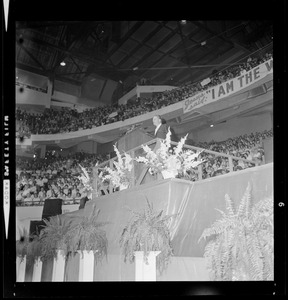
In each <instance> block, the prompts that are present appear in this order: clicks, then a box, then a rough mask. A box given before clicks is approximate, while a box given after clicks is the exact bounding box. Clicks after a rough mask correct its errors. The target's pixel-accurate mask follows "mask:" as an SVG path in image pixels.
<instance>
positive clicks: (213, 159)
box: [195, 129, 273, 179]
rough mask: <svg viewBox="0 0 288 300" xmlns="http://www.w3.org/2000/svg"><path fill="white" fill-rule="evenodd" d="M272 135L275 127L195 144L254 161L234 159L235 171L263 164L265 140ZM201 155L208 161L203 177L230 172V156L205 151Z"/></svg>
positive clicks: (204, 166) (204, 167) (205, 164)
mask: <svg viewBox="0 0 288 300" xmlns="http://www.w3.org/2000/svg"><path fill="white" fill-rule="evenodd" d="M270 137H273V129H270V130H264V131H263V132H256V133H251V134H244V135H241V136H238V137H234V138H229V139H227V140H225V141H221V142H215V141H211V142H203V143H198V144H197V145H195V146H197V147H200V148H204V149H207V150H211V151H215V152H219V153H224V154H227V155H231V156H234V157H237V158H242V159H245V160H248V161H252V162H253V164H251V163H249V162H247V161H243V160H237V159H232V162H233V171H237V170H244V169H246V168H249V167H253V166H254V165H262V164H263V163H264V161H265V156H264V148H263V140H264V139H267V138H270ZM201 157H202V159H203V160H205V161H206V162H205V163H204V165H203V169H202V171H203V174H202V178H203V179H205V178H209V177H214V176H217V175H221V174H226V173H228V172H229V161H228V158H225V157H217V156H215V155H213V154H210V153H205V152H203V153H202V154H201Z"/></svg>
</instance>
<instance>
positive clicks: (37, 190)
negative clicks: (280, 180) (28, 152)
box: [16, 152, 109, 206]
mask: <svg viewBox="0 0 288 300" xmlns="http://www.w3.org/2000/svg"><path fill="white" fill-rule="evenodd" d="M47 158H48V159H47ZM108 159H109V155H99V154H97V155H96V154H89V153H84V152H77V153H75V154H73V155H67V156H65V157H62V156H61V155H60V156H55V157H53V158H51V157H49V155H48V157H46V160H45V159H33V160H28V159H24V158H20V157H18V158H17V159H16V169H17V170H18V172H17V173H16V205H20V206H22V205H24V206H25V205H29V206H30V205H41V204H43V203H44V201H45V199H52V198H55V197H57V198H60V199H63V200H65V203H78V202H79V201H80V200H81V199H83V198H85V197H86V196H87V194H86V192H85V189H84V186H83V184H82V182H81V181H80V180H79V178H78V176H80V175H81V168H80V166H79V164H81V166H83V167H84V168H85V169H86V170H87V171H88V173H89V174H90V176H92V168H93V167H94V166H95V164H96V163H101V162H103V161H106V160H108Z"/></svg>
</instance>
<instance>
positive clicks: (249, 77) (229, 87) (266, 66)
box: [183, 58, 273, 114]
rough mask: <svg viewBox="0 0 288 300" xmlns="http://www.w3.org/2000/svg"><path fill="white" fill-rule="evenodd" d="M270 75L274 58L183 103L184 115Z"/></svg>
mask: <svg viewBox="0 0 288 300" xmlns="http://www.w3.org/2000/svg"><path fill="white" fill-rule="evenodd" d="M270 73H273V58H272V59H270V60H267V61H266V62H264V63H262V64H261V65H259V66H257V67H255V68H253V69H251V70H249V71H248V72H245V73H244V74H242V75H240V76H238V77H236V78H234V79H231V80H228V81H226V82H223V83H221V84H219V85H217V86H215V87H213V88H210V89H209V90H207V91H204V92H201V93H199V94H197V95H194V96H192V97H190V98H188V99H187V100H185V101H183V113H184V114H185V113H187V112H189V111H191V110H193V109H194V108H199V107H201V106H203V105H207V104H209V103H212V102H214V101H217V100H219V99H222V98H224V97H227V96H230V95H232V94H234V93H236V92H238V91H240V90H242V89H244V88H246V87H248V86H250V85H251V84H253V83H255V82H257V81H259V80H260V79H262V78H264V77H265V76H266V75H268V74H270Z"/></svg>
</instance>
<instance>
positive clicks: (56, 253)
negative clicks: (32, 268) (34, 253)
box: [39, 215, 71, 281]
mask: <svg viewBox="0 0 288 300" xmlns="http://www.w3.org/2000/svg"><path fill="white" fill-rule="evenodd" d="M44 222H45V224H46V226H45V227H44V228H43V229H42V231H41V233H40V236H39V241H40V243H41V261H47V260H50V259H53V273H52V281H63V280H64V268H65V259H66V258H67V255H68V253H69V245H68V239H67V235H66V234H67V232H68V230H69V227H70V222H71V220H68V221H66V220H65V219H63V218H60V217H59V215H57V216H53V217H51V218H50V220H46V219H44Z"/></svg>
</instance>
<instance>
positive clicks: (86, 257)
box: [78, 251, 94, 281]
mask: <svg viewBox="0 0 288 300" xmlns="http://www.w3.org/2000/svg"><path fill="white" fill-rule="evenodd" d="M78 252H79V255H80V262H79V281H93V278H94V253H93V251H89V252H88V251H83V254H82V253H81V251H78Z"/></svg>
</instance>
